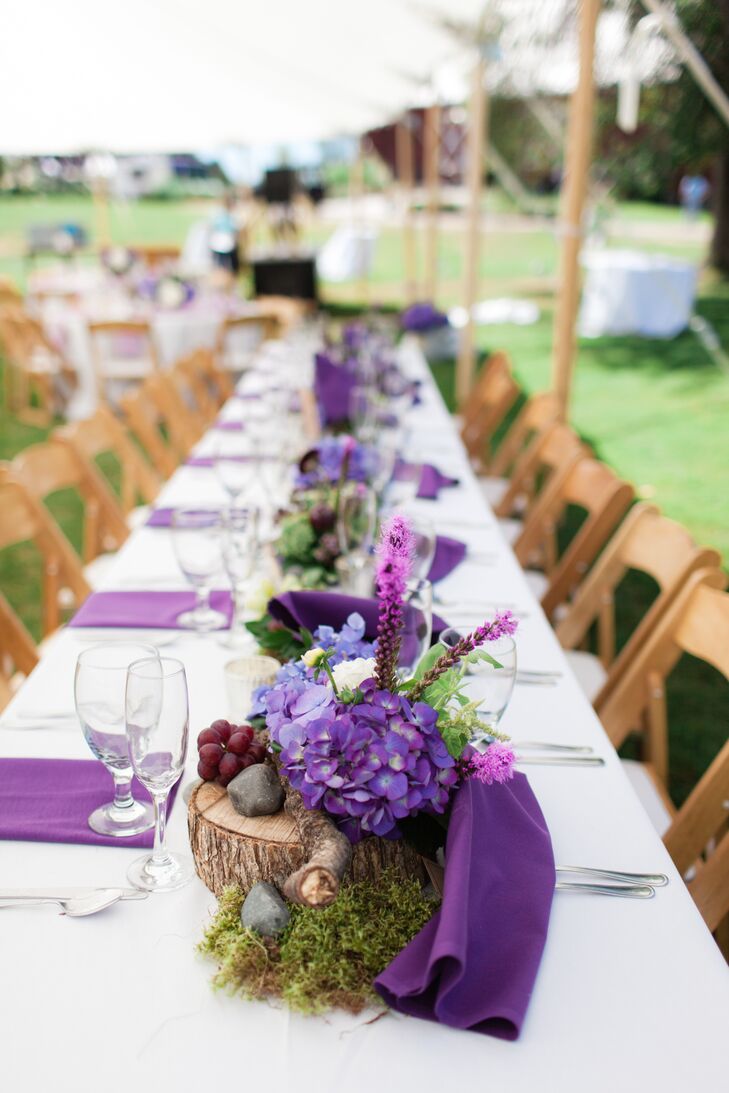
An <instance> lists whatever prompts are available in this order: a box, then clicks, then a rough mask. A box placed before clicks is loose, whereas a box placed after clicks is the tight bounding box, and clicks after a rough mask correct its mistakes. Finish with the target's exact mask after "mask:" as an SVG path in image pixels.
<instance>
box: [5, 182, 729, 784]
mask: <svg viewBox="0 0 729 1093" xmlns="http://www.w3.org/2000/svg"><path fill="white" fill-rule="evenodd" d="M209 208H210V205H209V203H206V202H204V201H197V200H191V201H185V202H181V201H179V202H177V201H149V202H147V201H145V202H137V203H134V204H129V205H124V206H119V207H115V208H114V209H113V210H112V222H111V223H112V234H113V237H114V239H115V240H116V241H118V242H122V243H133V242H135V241H140V242H141V241H148V242H180V241H182V239H183V238H184V235H185V232H186V231H187V228H188V227H189V226H190V224H192V223H193V222H194V221H195V220H197V219H199V218H200V217H201V216H206V215H207V214H208V211H209ZM616 215H617V216H619V218H620V220H621V221H623V222H624V221H631V220H634V221H636V222H642V223H650V222H652V221H655V222H657V223H659V224H662V225H663V224H664V225H665V228H666V237H665V241H664V240H663V239H662V238H660V237H659V238H658V239H657V240H656V239H653V238H652V239H651V240H650V242H645V241H643V240H641V242H640V244H638V245H639V246H640V247H641V248H644V249H646V248H647V249H659V250H665V251H669V252H671V253H675V254H680V255H683V256H685V257H687V258H689V259H691V260H693V261H696V262H700V261H701V259H702V253H701V247H700V246H699V245H698V244H697V243H695V242H693V241H691V240H690V239H689V240H688V241H687V239H686V237H685V233H683V231H682V227H683V222H682V220H681V214H680V212H679V211H678V210H676V209H668V208H665V207H654V206H640V207H638V206H629V205H622V206H620V207H619V208H618V209H617V210H616ZM44 220H47V221H48V220H50V221H53V220H57V221H61V220H76V221H79V222H81V223H84V224H85V225H86V226H88V228H89V229H90V231H92V232H93V227H94V211H93V208H92V206H91V202H90V201H89V200H88V199H84V198H80V197H64V198H53V199H52V200H51V201H48V200H47V199H42V198H27V199H26V198H3V199H0V273H6V274H10V275H11V276H14V277H16V279H18V281H19V283H21V284H22V283H23V281H24V276H25V272H26V267H25V265H24V262H23V259H22V257H21V254H22V246H23V233H24V228H25V225H26V224H27V223H29V222H32V221H39V222H40V221H44ZM679 225H680V226H681V229H679V227H678V226H679ZM674 229H675V231H674ZM332 230H333V229H332V228H331V227H328V226H323V225H318V226H317V227H316V228H314V229H312V230H311V231H310V232H309V238H310V241H311V242H313V243H320V242H322V241H323V240H324V239H325V238H327V236H328V235H329V234H330V233H331V231H332ZM420 243H421V245H422V240H421V241H420ZM613 245H635V244H634V243H631V240H630V239H627V240H624V239H620V240H617V239H616V240H613ZM402 257H403V256H402V239H401V235H400V233H399V232H397V231H396V230H394V229H385V230H383V231H382V232H381V234H380V237H379V240H378V244H377V250H376V256H375V267H374V270H373V274H372V277H371V285H370V300H371V301H372V302H376V299H377V286H378V285H380V286H385V285H391V284H393V283H396V282H398V281H400V282H401V281H402V277H403V261H402ZM557 259H558V247H557V241H556V238H555V235H554V232H553V231H551V230H550V229H549V228H545V227H544V226H543V225H542V226H538V227H536V228H535V230H533V231H514V232H509V231H506V230H503V228H499V229H498V230H494V231H492V232H490V233H489V234H486V235H484V238H483V247H482V255H481V263H480V273H481V277H482V278H484V281H485V284H488V292H486V291H485V292H484V295H487V294H491V295H495V294H497V293H496V292H494V290H493V287H492V286H493V285H494V283H498V279H499V278H502V279H504V280H508V279H510V278H539V277H549V276H554V275H555V273H556V270H557ZM438 273H439V278H440V279H441V282H442V283H443V284H447V285H448V286H449V287H448V289H447V291H446V292H445V293H444V294H443V297H442V298H441V299H439V301H438V302H439V303H440V304H441V305H442V306H450V305H452V304H455V303H457V302H458V301H459V291H458V278H459V277H460V276H461V274H462V234H461V233H460V232H459V231H457V230H455V229H453V228H450V229H448V230H444V231H443V232H442V234H441V238H440V247H439V262H438ZM325 290H326V286H325ZM498 294H503V293H498ZM539 299H540V302H541V304H542V307H543V309H542V313H541V316H540V319H539V321H538V322H537V323H535V324H534V325H532V326H527V327H517V326H490V327H482V328H481V329H480V331H479V347H480V348H481V349H482V350H487V349H493V348H503V349H506V350H508V352H509V353H510V355H511V358H512V360H513V364H514V370H515V372H516V374H517V376H518V378H519V379H520V381H521V383H522V385H523V387H524V389H525V391H526V392H532V391H538V390H541V389H544V388H545V387H546V386H548V384H549V379H550V351H551V324H552V303H551V299H550V298H549V296H546V297H545V296H543V295H540V297H539ZM697 310H698V311H699V313H700V314H702V315H704V316H705V317H706V318H707V319H708V320H709V321H710V322H711V323H712V324H713V326H714V327H715V329H716V331H717V333H718V335H719V337H720V340H721V342H722V344H723V346H724V349H725V351H729V284H728V283H727V282H718V281H712V280H710V279H708V278H704V279H703V280H702V287H701V290H700V295H699V301H698V305H697ZM435 371H436V376H437V378H438V380H439V382H440V383H441V386H442V388H443V390H444V393H445V394H446V397H448V398H450V397H451V396H452V386H453V366H452V365H450V366H448V365H441V366H438V367H437V368H436V369H435ZM571 416H572V421H573V423H574V425H575V427H576V428H577V429H578V430H579V432H580V433H581V434H582V435H584V436H585V438H586V439H587V440H589V442H590V443H591V444H592V445H593V447H594V448H595V450H596V452H597V453H598V455H599V456H600V458H602V459H603V460H605V462H607V463H609V464H610V465H611V466H612V467H613V468H614V469H615V470H616V471H617V472H618V474H620V475H621V476H623V477H625V478H627V479H628V480H629V481H631V482H632V483H633V484H634V486H635V487H636V491H637V492H638V494H639V495H640V496H643V497H645V498H646V499H650V500H651V501H653V502H655V503H656V504H658V505H660V507H661V508H662V509H663V511H664V512H666V513H667V515H669V516H671V517H673V518H674V519H676V520H679V521H681V522H683V523H684V524H685V525H686V526H687V527H688V528H689V530H690V531H691V533H692V534H693V535H694V537H695V538H696V539H697V540H698V541H699V542H700V543H703V544H706V545H709V546H714V547H717V548H718V549H719V550H720V551H722V553H723V555H724V558H725V559H729V509H728V508H727V503H726V500H725V490H726V485H725V483H726V476H727V469H728V468H729V427H728V425H727V422H729V376H727V375H726V374H725V373H724V372H722V371H721V369H719V368H718V367H717V366H716V365H715V364H714V363H713V362H712V361H711V360H710V358H709V357H708V356H707V354H706V352H705V351H704V349H703V348H702V347H701V345H700V344H699V342H698V341H697V340H696V338H695V336H694V335H693V334H691V333H685V334H682V335H681V336H679V337H678V338H674V339H672V340H670V341H651V340H646V339H640V338H627V337H623V338H600V339H595V340H590V341H588V340H582V341H581V342H580V343H579V346H578V354H577V364H576V370H575V382H574V396H573V403H572V414H571ZM43 435H44V433H43V431H42V430H38V429H34V428H31V427H28V426H23V425H21V424H20V423H18V422H17V421H14V420H12V419H11V418H10V417H9V416H8V414H7V412H6V410H5V408H4V407H3V408H2V410H0V458H2V459H8V458H10V457H12V456H13V455H14V454H15V453H16V452H17V451H20V450H21V449H22V448H23V447H25V446H26V445H27V444H29V443H32V442H33V441H34V440H37V439H41V438H42V436H43ZM56 505H57V508H56V512H57V515H58V517H59V519H60V520H61V522H62V525H63V526H64V528H65V530H66V531H67V533H68V534H69V536H70V537H71V539H72V540H73V541H74V542H75V543H78V542H79V537H80V519H79V511H78V508H77V507H76V506H75V505H74V504H73V502H72V500H71V499H70V498H68V497H63V496H61V497H59V498H57V499H56ZM36 563H37V559H35V558H34V556H33V554H32V551H29V550H28V549H27V548H22V549H20V550H17V549H13V550H11V551H8V552H4V553H3V555H2V556H0V587H2V589H3V591H5V593H6V595H7V596H8V598H9V599H10V600H11V602H12V603H13V604H14V605H15V606H16V607H17V609H18V610H19V612H20V614H21V616H22V617H23V618H24V619H25V621H26V623H27V624H28V625H29V626H30V628H31V630H32V631H33V632H34V633H35V634H36V636H37V635H38V632H39V631H38V624H39V609H38V591H37V590H38V584H37V574H38V569H37V565H36ZM651 595H652V592H651V589H650V588H649V587H648V585H646V584H645V582H643V583H641V582H639V581H637V582H636V581H633V583H632V584H631V585H630V586H629V587H628V588H627V590H626V594H625V596H624V597H623V599H622V601H621V603H620V605H619V607H620V613H621V617H622V627H623V630H624V631H626V632H627V631H629V629H630V627H631V626H632V625H633V623H634V621H635V618H636V617H638V616H639V615H640V612H641V611H642V610H644V608H645V604H646V603H647V602H649V600H650V597H651ZM669 700H670V710H671V756H672V759H671V764H672V765H671V788H672V791H673V793H674V796H675V797H676V799H677V800H680V799H682V798H683V797H684V796H685V794H686V792H687V791H688V790H689V789H690V787H691V786H692V785H693V784H694V782H695V781H696V778H697V777H698V775H699V774H700V773H701V771H702V770H703V769H705V767H706V765H707V764H708V762H709V761H710V759H711V758H712V757H713V755H714V754H716V751H717V750H718V748H719V746H720V745H721V744H722V743H723V742H724V740H725V739H726V734H727V728H726V727H727V725H729V688H727V687H726V686H725V685H724V684H723V682H722V681H721V680H720V679H719V677H718V675H717V673H715V672H714V671H713V669H710V668H706V667H705V666H703V665H698V664H696V663H690V662H687V663H685V664H684V663H682V664H681V666H680V668H679V670H678V671H677V672H676V673H674V676H673V678H672V681H671V685H670V689H669Z"/></svg>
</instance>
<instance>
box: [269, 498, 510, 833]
mask: <svg viewBox="0 0 729 1093" xmlns="http://www.w3.org/2000/svg"><path fill="white" fill-rule="evenodd" d="M412 553H413V535H412V532H411V530H410V527H409V525H408V524H407V522H406V520H405V519H404V518H402V517H400V516H394V517H392V518H391V519H390V521H389V522H388V523H387V524H386V525H385V526H384V528H383V532H382V539H381V543H380V546H379V550H378V566H377V592H378V601H379V621H378V628H377V640H376V642H375V643H373V645H369V644H368V643H366V642H365V641H364V624H363V623H362V620H361V619H359V618H357V617H352V618H350V619H349V620H348V623H347V625H346V626H345V628H344V629H343V630H342V631H341V632H340V633H339V634H336V633H335V632H333V631H331V630H329V629H328V628H321V627H320V628H319V630H318V631H317V632H316V633H315V634H314V635H303V642H304V643H305V644H306V645H308V648H306V649H305V651H303V652H302V655H301V656H300V657H299V658H298V659H297V660H295V661H293V662H291V663H288V664H286V665H285V666H284V667H283V668H282V669H281V672H280V673H279V678H278V679H277V681H276V682H275V683H274V684H273V686H271V687H270V688H267V689H263V690H262V691H261V692H260V693H259V694H258V695H257V696H256V699H257V705H256V709H255V710H254V711H253V713H254V714H255V715H257V716H259V717H262V718H263V720H264V721H265V725H266V728H267V729H268V732H269V735H270V740H271V746H272V749H273V751H274V752H275V753H276V755H277V758H278V762H279V764H280V769H281V771H282V772H283V774H284V775H285V776H286V778H287V779H288V780H289V782H290V784H291V786H292V787H293V789H295V790H296V791H298V792H299V793H300V794H301V797H302V799H303V801H304V804H305V806H306V808H308V809H319V810H322V811H324V812H325V813H326V814H327V815H328V816H329V817H330V818H331V819H332V821H333V822H334V824H335V825H336V827H337V828H339V829H340V830H341V831H343V832H344V833H345V834H346V836H347V838H348V839H349V841H350V842H352V843H356V842H358V841H359V840H360V839H362V838H363V837H365V836H367V835H378V836H385V837H387V838H390V839H392V838H399V837H403V836H405V835H408V834H409V821H411V820H412V819H413V818H414V817H417V816H418V815H420V814H423V813H424V814H427V815H428V816H430V817H445V816H446V814H447V811H448V805H449V802H450V798H451V793H452V790H453V789H454V787H455V786H456V785H457V784H458V782H459V781H460V780H461V779H462V778H464V777H477V778H479V779H480V780H482V781H484V782H486V783H491V782H503V781H505V780H506V779H508V778H509V777H511V774H512V768H513V763H514V755H513V753H512V751H511V749H510V748H509V747H508V746H507V745H506V744H505V742H504V740H505V738H503V737H498V738H497V737H496V736H495V735H494V734H491V731H490V729H489V726H487V725H485V724H483V723H482V722H481V721H480V720H479V718H478V715H477V713H476V709H475V704H473V703H471V702H469V701H468V699H467V697H466V696H465V695H464V694H463V677H464V673H465V670H466V666H467V665H468V663H469V662H474V661H477V660H481V659H486V660H489V661H491V662H492V663H494V664H495V663H496V662H495V661H494V660H493V658H492V657H491V656H490V655H489V654H488V652H487V651H486V650H485V649H484V648H483V647H484V645H486V644H487V643H488V642H489V641H494V640H497V639H498V638H500V637H502V636H503V635H505V634H512V633H513V632H514V631H515V629H516V625H517V623H516V620H515V619H513V617H512V616H511V615H510V613H509V612H505V613H503V614H499V615H497V616H496V617H495V618H494V619H493V620H492V621H491V622H488V623H485V624H484V625H483V626H480V627H477V628H476V629H475V630H474V631H473V632H472V633H471V634H469V635H467V636H466V637H463V638H462V639H461V640H459V641H458V642H457V643H456V644H455V645H454V646H453V647H452V648H449V649H446V648H444V647H443V646H439V645H436V646H434V647H433V649H431V650H430V651H429V652H428V653H427V654H426V656H425V657H424V658H423V660H422V661H421V663H420V664H419V665H418V666H417V668H416V669H415V671H414V672H413V674H412V675H411V676H410V677H408V678H404V679H403V678H402V676H401V674H400V673H399V670H398V655H399V651H400V645H401V634H402V627H403V613H404V608H403V598H404V594H405V586H406V582H407V579H408V576H409V573H410V567H411V559H412ZM476 736H478V737H480V738H481V739H483V740H485V741H486V742H487V744H488V746H487V747H486V749H485V750H484V751H477V750H473V749H471V748H469V743H470V741H471V740H472V739H473V738H474V737H476Z"/></svg>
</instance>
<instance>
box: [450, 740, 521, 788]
mask: <svg viewBox="0 0 729 1093" xmlns="http://www.w3.org/2000/svg"><path fill="white" fill-rule="evenodd" d="M515 762H516V757H515V755H514V753H513V751H512V750H511V748H510V747H508V746H507V745H506V744H502V743H500V742H499V741H498V740H495V741H494V743H493V744H489V746H488V748H487V749H486V751H474V752H472V753H471V754H470V755H469V756H467V757H466V758H465V759H464V760H463V764H462V768H461V771H462V774H463V775H464V777H466V778H476V779H477V781H479V782H483V783H484V785H487V786H491V785H493V784H494V782H498V783H499V784H500V785H503V783H504V782H508V781H509V779H510V778H513V777H514V763H515Z"/></svg>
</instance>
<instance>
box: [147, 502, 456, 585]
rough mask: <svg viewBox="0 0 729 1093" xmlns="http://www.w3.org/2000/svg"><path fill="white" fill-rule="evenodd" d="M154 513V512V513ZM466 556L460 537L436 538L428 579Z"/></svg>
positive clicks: (439, 576)
mask: <svg viewBox="0 0 729 1093" xmlns="http://www.w3.org/2000/svg"><path fill="white" fill-rule="evenodd" d="M153 515H154V514H153ZM465 557H466V544H465V543H462V542H461V541H460V539H449V538H448V536H447V535H437V536H436V538H435V554H434V556H433V561H432V563H431V566H430V570H429V572H428V580H429V581H433V582H434V583H435V581H442V580H443V578H444V577H447V576H448V574H449V573H452V572H453V570H454V569H455V568H456V566H458V565H460V564H461V562H462V561H463V559H464V558H465Z"/></svg>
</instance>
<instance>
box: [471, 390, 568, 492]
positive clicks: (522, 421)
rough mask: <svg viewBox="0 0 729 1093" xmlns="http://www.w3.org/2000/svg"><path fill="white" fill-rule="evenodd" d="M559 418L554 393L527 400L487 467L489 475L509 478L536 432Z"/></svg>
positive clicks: (542, 394)
mask: <svg viewBox="0 0 729 1093" xmlns="http://www.w3.org/2000/svg"><path fill="white" fill-rule="evenodd" d="M558 417H559V404H558V401H557V396H556V395H554V394H553V393H552V392H551V391H544V392H542V393H541V394H537V395H532V396H531V398H529V399H527V401H526V402H525V403H524V405H523V407H522V408H521V410H520V411H519V413H518V414H517V417H516V419H515V420H514V422H513V424H512V425H511V427H510V429H509V431H508V432H507V434H506V436H505V437H504V439H503V440H502V441H501V443H500V444H499V446H498V448H497V449H496V452H495V454H494V457H493V459H492V460H491V462H490V463H489V465H488V468H487V470H488V473H489V475H492V476H493V477H495V478H503V477H504V476H506V475H507V474H508V473H509V472H510V471H511V469H512V468H513V467H514V465H515V463H516V461H517V459H518V458H519V456H520V454H521V453H522V452H523V451H524V450H525V448H526V447H527V444H528V443H529V441H530V440H531V439H533V437H534V436H535V435H536V433H538V432H541V431H542V430H543V429H544V428H545V427H546V426H547V425H551V424H552V423H553V422H555V421H557V419H558Z"/></svg>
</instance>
